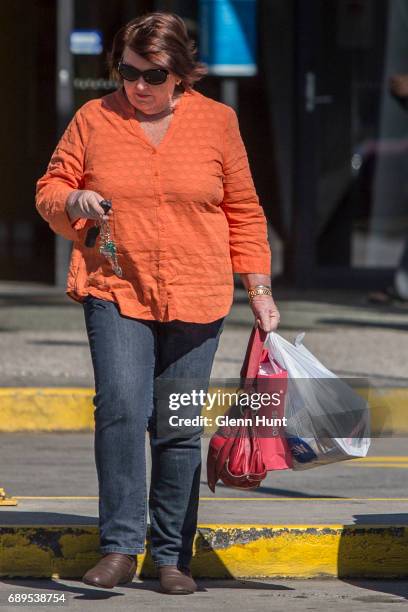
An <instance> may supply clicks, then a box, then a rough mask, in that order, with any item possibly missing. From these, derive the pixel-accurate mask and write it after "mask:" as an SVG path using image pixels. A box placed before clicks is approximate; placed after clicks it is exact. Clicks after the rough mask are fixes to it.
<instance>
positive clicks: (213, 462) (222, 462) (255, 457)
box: [207, 326, 292, 492]
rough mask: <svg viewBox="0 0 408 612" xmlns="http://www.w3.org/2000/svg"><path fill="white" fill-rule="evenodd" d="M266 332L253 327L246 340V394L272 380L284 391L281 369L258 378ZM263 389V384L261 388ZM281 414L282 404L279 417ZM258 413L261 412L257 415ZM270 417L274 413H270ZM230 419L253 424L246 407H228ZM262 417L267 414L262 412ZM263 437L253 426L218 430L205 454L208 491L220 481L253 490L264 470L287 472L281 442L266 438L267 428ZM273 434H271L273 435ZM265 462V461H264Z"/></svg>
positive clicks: (243, 374)
mask: <svg viewBox="0 0 408 612" xmlns="http://www.w3.org/2000/svg"><path fill="white" fill-rule="evenodd" d="M266 336H267V333H266V332H264V331H263V330H261V329H260V328H259V327H258V326H256V327H254V328H253V329H252V332H251V336H250V338H249V342H248V347H247V350H246V354H245V358H244V363H243V365H242V368H241V389H242V390H243V391H246V392H250V391H251V389H252V390H253V389H255V388H256V387H257V383H259V381H260V380H261V381H262V379H265V378H267V379H268V386H269V389H268V391H269V390H270V379H274V381H276V382H277V383H278V386H279V387H282V386H284V387H285V388H284V389H283V390H282V391H283V392H285V391H286V386H285V385H283V384H282V383H283V381H284V382H285V383H286V381H287V374H286V372H285V371H284V370H282V371H281V373H280V374H272V375H267V376H263V375H259V369H260V364H261V363H262V362H264V361H265V360H269V357H268V353H267V351H265V350H264V349H263V344H264V341H265V339H266ZM261 386H263V387H265V384H264V382H263V384H262V385H261ZM282 412H283V402H282V407H281V412H280V413H279V414H281V413H282ZM258 413H259V414H261V410H260V411H259V412H258ZM273 413H274V415H276V414H278V411H277V410H273ZM227 414H228V417H230V418H244V419H245V418H247V419H250V420H251V422H252V423H253V415H252V409H251V408H250V407H248V408H246V409H245V410H244V411H243V413H241V410H240V407H239V406H232V407H231V408H230V409H229V410H228V412H227ZM263 414H264V415H265V416H268V415H267V412H266V411H265V410H264V411H263ZM263 429H264V432H263V435H262V436H260V435H259V430H258V428H257V427H255V425H253V424H250V425H241V426H229V425H225V426H222V427H220V428H219V429H218V430H217V431H216V433H215V434H214V435H213V436H212V437H211V440H210V444H209V448H208V455H207V482H208V486H209V488H210V489H211V491H213V492H215V485H216V483H217V482H218V480H221V481H222V482H223V483H224V484H225V485H226V486H228V487H238V488H245V489H248V488H256V487H258V486H259V485H260V483H261V482H262V480H263V479H264V478H265V477H266V474H267V470H268V469H287V468H289V467H292V457H291V454H290V451H289V448H288V446H287V443H286V441H285V439H284V437H282V438H278V436H276V435H273V437H270V436H269V437H267V436H266V432H267V433H269V432H271V428H270V427H265V428H263ZM273 433H274V432H273ZM265 459H266V460H265Z"/></svg>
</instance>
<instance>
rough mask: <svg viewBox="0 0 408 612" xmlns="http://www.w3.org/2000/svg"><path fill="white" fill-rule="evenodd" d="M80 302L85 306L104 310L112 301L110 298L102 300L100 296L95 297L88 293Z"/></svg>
mask: <svg viewBox="0 0 408 612" xmlns="http://www.w3.org/2000/svg"><path fill="white" fill-rule="evenodd" d="M82 303H83V305H84V306H85V307H89V308H98V309H102V310H105V309H106V308H108V307H109V304H111V303H112V302H110V300H103V299H101V298H97V297H95V296H94V295H89V294H88V295H87V296H85V298H84V301H83V302H82Z"/></svg>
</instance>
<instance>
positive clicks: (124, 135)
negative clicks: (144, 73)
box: [36, 87, 271, 323]
mask: <svg viewBox="0 0 408 612" xmlns="http://www.w3.org/2000/svg"><path fill="white" fill-rule="evenodd" d="M74 189H91V190H93V191H96V192H98V193H99V194H100V195H101V196H102V197H103V198H105V199H108V200H111V201H112V210H113V214H112V220H111V221H110V222H109V223H110V226H111V234H112V238H113V240H114V241H115V243H116V247H117V255H118V263H119V265H120V267H121V268H122V271H123V275H122V277H121V278H119V277H118V276H116V275H115V274H114V272H113V270H112V267H111V265H110V263H109V261H108V260H107V259H106V258H105V257H104V256H103V255H102V254H100V253H99V250H98V244H99V239H98V240H97V242H96V245H95V247H93V248H89V247H86V246H85V245H84V241H85V236H86V232H87V230H88V229H89V227H90V226H92V225H93V224H94V221H92V220H90V219H88V220H87V219H78V220H77V221H76V222H74V223H71V221H70V219H69V217H68V215H67V213H66V210H65V203H66V200H67V197H68V195H69V194H70V192H71V191H72V190H74ZM36 206H37V209H38V211H39V213H40V214H41V215H42V217H43V218H44V219H45V220H46V221H47V222H48V223H49V225H50V227H51V229H53V230H54V232H56V233H57V234H60V235H62V236H64V237H65V238H67V239H69V240H73V241H74V243H73V250H72V255H71V261H70V266H69V271H68V277H67V287H66V292H67V294H68V295H69V296H70V297H71V298H73V299H74V300H77V301H79V302H81V301H82V300H83V299H84V297H85V296H86V295H88V294H91V295H93V296H95V297H99V298H102V299H106V300H111V301H114V302H116V303H117V305H118V307H119V310H120V312H121V314H123V315H126V316H128V317H135V318H140V319H150V320H157V321H171V320H173V319H179V320H182V321H187V322H196V323H208V322H211V321H215V320H216V319H219V318H221V317H223V316H225V315H226V314H228V312H229V310H230V307H231V304H232V298H233V272H241V273H251V272H252V273H259V274H270V272H271V252H270V248H269V244H268V240H267V226H266V219H265V215H264V213H263V209H262V207H261V206H260V204H259V199H258V196H257V194H256V191H255V188H254V184H253V180H252V176H251V171H250V168H249V165H248V158H247V154H246V150H245V147H244V144H243V142H242V138H241V135H240V131H239V125H238V119H237V115H236V113H235V111H234V110H233V109H232V108H231V107H229V106H227V105H226V104H223V103H221V102H218V101H216V100H213V99H211V98H209V97H207V96H205V95H203V94H201V93H200V92H198V91H196V90H186V91H185V92H184V93H183V94H182V97H181V98H180V99H179V101H178V104H177V105H176V107H175V110H174V114H173V117H172V119H171V122H170V125H169V128H168V129H167V132H166V134H165V136H164V138H163V140H162V141H161V142H160V144H159V145H158V146H154V145H153V144H152V143H151V142H150V141H149V139H148V137H147V135H146V134H145V132H144V130H143V129H142V127H141V125H140V124H139V122H138V120H137V119H136V117H135V113H134V108H133V106H132V105H131V104H130V102H129V101H128V99H127V97H126V94H125V92H124V89H123V87H121V88H120V89H118V90H116V91H115V92H113V93H111V94H108V95H105V96H103V97H101V98H99V99H95V100H91V101H89V102H87V103H86V104H84V105H83V106H82V107H81V108H80V109H79V110H78V111H77V112H76V114H75V116H74V117H73V119H72V120H71V122H70V124H69V125H68V127H67V129H66V131H65V132H64V134H63V136H62V138H61V139H60V141H59V143H58V145H57V147H56V149H55V151H54V153H53V155H52V157H51V160H50V163H49V165H48V168H47V170H46V173H45V174H44V175H43V176H42V177H41V178H40V179H39V180H38V182H37V190H36Z"/></svg>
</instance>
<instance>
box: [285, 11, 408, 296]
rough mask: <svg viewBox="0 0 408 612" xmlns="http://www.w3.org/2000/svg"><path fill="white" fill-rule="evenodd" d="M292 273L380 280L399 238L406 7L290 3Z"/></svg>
mask: <svg viewBox="0 0 408 612" xmlns="http://www.w3.org/2000/svg"><path fill="white" fill-rule="evenodd" d="M295 22H296V45H297V48H296V105H297V114H296V143H295V159H296V161H295V166H294V170H295V173H294V184H295V192H296V195H295V200H296V201H295V211H296V217H295V226H294V240H295V274H296V280H297V282H298V284H300V285H302V284H303V285H312V284H321V285H327V286H328V285H331V286H350V287H353V286H361V285H362V284H363V285H366V286H373V287H379V286H381V285H382V284H383V283H384V282H387V281H388V280H389V278H390V276H391V274H392V271H393V269H395V267H396V266H397V265H398V262H399V260H400V259H401V256H402V253H403V251H404V249H405V244H406V242H407V240H408V5H407V3H406V2H405V1H404V0H376V2H372V0H335V1H333V2H327V1H326V0H311V1H309V2H304V1H303V0H299V1H298V2H297V5H296V18H295Z"/></svg>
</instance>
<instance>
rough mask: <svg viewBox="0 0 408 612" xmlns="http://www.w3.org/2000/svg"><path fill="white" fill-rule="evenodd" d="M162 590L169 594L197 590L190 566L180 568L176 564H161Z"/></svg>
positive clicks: (183, 593) (184, 593)
mask: <svg viewBox="0 0 408 612" xmlns="http://www.w3.org/2000/svg"><path fill="white" fill-rule="evenodd" d="M158 571H159V580H160V590H161V591H162V593H167V594H168V595H186V594H188V593H194V592H195V591H196V590H197V584H196V583H195V582H194V580H193V578H192V577H191V572H190V570H189V568H188V567H183V568H181V569H178V567H177V566H176V565H161V566H160V567H159V568H158Z"/></svg>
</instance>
